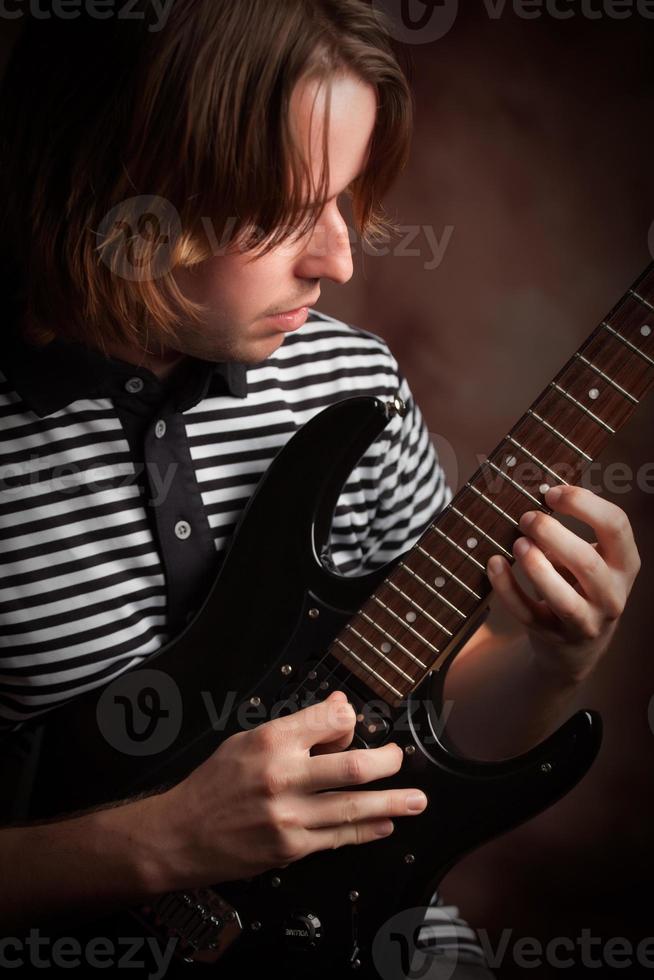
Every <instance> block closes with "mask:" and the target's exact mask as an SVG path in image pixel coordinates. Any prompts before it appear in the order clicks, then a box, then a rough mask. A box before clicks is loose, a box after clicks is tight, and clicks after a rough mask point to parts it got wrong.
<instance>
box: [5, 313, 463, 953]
mask: <svg viewBox="0 0 654 980" xmlns="http://www.w3.org/2000/svg"><path fill="white" fill-rule="evenodd" d="M0 347H1V349H0V541H1V547H0V730H2V729H3V728H4V730H5V731H7V730H12V731H16V730H18V729H19V727H20V724H21V723H22V722H24V721H25V720H27V719H30V718H32V717H35V716H37V715H40V714H43V713H44V712H47V711H48V710H49V709H51V708H53V707H55V706H57V705H59V704H61V703H62V702H64V701H66V700H68V699H70V698H74V697H75V696H76V695H79V694H81V693H83V692H84V691H87V690H90V689H93V688H96V687H98V686H100V685H104V684H106V683H107V682H109V681H110V680H111V679H112V678H114V677H116V676H117V675H119V674H120V673H122V672H123V671H126V670H129V669H130V668H132V667H134V666H136V665H138V664H142V663H143V661H145V660H146V659H147V658H148V657H149V656H150V655H151V654H153V653H154V652H155V651H156V650H158V649H159V648H160V647H161V646H162V645H164V644H165V643H167V642H169V640H170V639H171V638H172V637H173V636H174V635H175V634H176V633H177V632H178V631H179V630H180V629H182V628H183V627H184V625H185V623H186V621H187V620H188V619H189V618H191V616H193V615H194V613H195V612H196V611H197V609H198V608H199V607H200V606H201V605H202V603H203V602H204V599H205V597H206V595H207V594H208V591H209V589H210V587H211V584H212V583H213V581H214V579H215V576H216V574H217V572H218V569H219V566H220V563H221V561H222V558H223V557H224V555H225V553H226V550H227V548H228V546H229V542H230V538H231V536H232V533H233V531H234V528H235V526H236V523H237V521H238V519H239V517H240V515H241V513H242V511H243V508H244V507H245V505H246V503H247V501H248V499H249V498H250V496H251V494H252V493H253V491H254V490H255V488H256V486H257V483H258V481H259V479H260V478H261V476H262V474H263V473H264V471H265V470H266V469H267V467H268V466H269V464H270V462H271V461H272V459H273V458H274V457H275V455H276V454H277V453H278V452H279V451H280V449H281V448H282V447H283V446H284V445H285V444H286V443H287V442H288V440H289V439H290V438H291V437H292V436H293V435H294V433H296V432H297V431H298V429H300V427H301V426H303V425H304V424H305V423H306V422H307V421H308V420H309V419H310V418H312V416H314V415H315V414H316V413H317V412H319V411H321V410H322V409H323V408H325V407H326V406H328V405H330V404H333V403H334V402H336V401H339V400H341V399H343V398H346V397H349V396H352V395H360V394H366V395H375V396H377V397H379V398H382V399H383V400H386V401H387V400H389V399H390V398H392V397H393V396H394V395H399V396H400V398H402V399H403V401H404V402H405V403H406V405H407V408H408V411H407V412H406V415H405V416H404V418H401V417H400V416H399V415H398V416H395V417H394V418H393V419H392V420H391V422H390V423H389V424H388V425H387V427H386V429H385V430H384V432H383V433H382V434H381V435H380V436H379V437H378V439H377V440H375V442H374V443H373V444H372V445H371V446H370V448H369V449H368V450H367V451H366V453H365V454H364V456H363V457H362V459H361V460H360V462H359V464H358V465H357V466H356V467H355V469H354V470H353V471H352V473H351V475H350V477H349V479H348V481H347V482H346V484H345V486H344V488H343V491H342V494H341V496H340V498H339V501H338V505H337V508H336V511H335V515H334V521H333V525H332V530H331V539H330V557H331V560H332V562H333V564H334V565H335V566H336V568H337V569H338V570H339V571H340V572H342V573H343V574H354V573H359V572H362V571H366V570H370V569H372V568H375V567H379V566H380V565H382V564H385V563H386V562H388V561H389V560H391V559H393V558H395V557H397V556H398V555H399V554H401V553H402V552H403V551H405V550H407V549H408V548H409V547H410V546H411V545H412V544H413V543H414V542H415V541H416V540H417V538H418V537H419V535H420V533H421V532H422V530H423V529H424V528H425V526H426V525H427V524H428V523H429V522H430V521H431V520H433V518H434V516H435V515H436V514H437V513H438V512H439V511H440V510H441V509H442V508H443V507H444V506H446V505H447V504H448V503H449V501H450V500H451V498H452V491H451V490H450V488H449V487H448V485H447V483H446V480H445V477H444V473H443V470H442V469H441V466H440V463H439V460H438V457H437V454H436V451H435V449H434V446H433V444H432V442H431V439H430V437H429V433H428V431H427V428H426V426H425V423H424V420H423V418H422V415H421V413H420V410H419V408H418V406H417V404H416V403H415V401H414V399H413V397H412V395H411V391H410V389H409V386H408V384H407V382H406V379H405V378H404V377H403V376H402V374H401V372H400V370H399V367H398V364H397V361H396V360H395V358H394V357H393V355H392V354H391V352H390V350H389V348H388V346H387V345H386V343H385V342H384V341H383V340H382V339H381V338H379V337H377V336H376V335H374V334H372V333H369V332H367V331H364V330H361V329H358V328H356V327H353V326H351V325H349V324H346V323H344V322H342V321H339V320H337V319H334V318H333V317H330V316H327V315H325V314H323V313H319V312H317V311H316V310H312V311H311V313H310V317H309V320H308V321H307V323H306V324H305V325H304V326H303V327H302V328H301V329H300V330H298V331H296V332H295V333H291V334H288V335H287V336H286V337H285V340H284V343H283V344H282V346H281V347H280V348H279V349H278V350H277V351H275V353H274V354H273V355H272V356H271V357H269V358H268V359H267V360H265V361H263V362H261V363H259V364H257V365H256V366H249V367H246V366H245V365H243V364H238V363H234V362H231V363H225V364H221V363H212V362H206V361H200V360H197V359H195V358H188V359H187V360H186V362H185V364H184V366H183V368H182V370H181V371H180V372H177V373H175V374H174V375H173V376H172V378H171V379H169V380H168V381H166V382H162V381H161V380H160V379H158V378H157V377H156V375H154V374H153V373H152V372H151V371H149V370H147V369H145V368H139V367H136V366H134V365H133V364H129V363H127V362H124V361H120V360H118V359H115V358H106V357H104V356H103V355H102V354H101V353H100V352H97V351H92V350H90V349H89V348H87V347H86V346H84V345H81V344H75V343H67V342H64V341H55V342H54V343H53V344H51V345H48V347H47V348H44V349H36V348H33V347H31V346H29V345H27V344H25V343H24V342H23V341H22V340H21V339H20V338H19V337H18V336H17V335H16V334H15V332H13V331H12V330H10V329H9V330H6V331H5V332H4V334H3V336H2V338H1V345H0ZM437 900H438V896H437V895H435V896H434V898H433V903H434V904H433V908H432V909H431V910H430V915H431V916H432V921H431V922H430V924H429V927H427V926H426V927H425V929H424V930H423V935H422V938H423V939H424V940H425V942H426V943H427V944H428V943H429V942H430V940H431V941H432V942H433V940H434V937H435V935H436V933H443V930H442V928H436V919H438V920H439V922H441V920H442V919H443V916H445V917H447V914H448V910H447V909H446V910H445V911H444V912H443V911H440V910H438V909H437V904H436V903H437ZM450 908H451V907H450ZM454 911H455V912H456V910H454ZM448 928H449V932H448V929H445V931H444V933H443V935H442V937H441V938H442V943H441V946H443V945H445V946H446V945H447V942H448V939H447V937H448V936H449V937H450V938H449V942H450V943H455V941H456V939H457V937H458V938H459V939H461V940H462V941H465V940H467V938H468V933H469V932H470V930H469V929H468V927H467V926H466V924H465V923H463V922H462V920H456V921H455V922H453V923H452V922H451V923H450V925H449V927H448Z"/></svg>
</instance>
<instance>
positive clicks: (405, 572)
mask: <svg viewBox="0 0 654 980" xmlns="http://www.w3.org/2000/svg"><path fill="white" fill-rule="evenodd" d="M653 331H654V263H652V264H650V265H649V266H648V267H647V269H646V270H645V272H644V273H643V274H642V275H641V276H640V277H639V278H638V279H637V280H636V282H635V283H634V284H633V286H632V287H631V288H630V289H628V290H627V292H626V293H625V295H624V296H623V297H622V298H621V299H620V301H619V302H618V303H617V304H616V305H615V306H614V307H613V309H612V310H611V311H610V312H609V313H608V314H607V315H606V317H605V318H604V319H603V320H602V322H601V323H600V324H599V326H598V327H597V328H596V329H595V330H594V331H593V332H592V334H591V335H590V337H589V338H588V339H587V340H586V341H585V342H584V344H583V345H582V346H581V347H580V348H579V350H578V351H576V352H575V353H574V354H573V356H572V357H571V358H570V360H569V361H568V362H567V364H565V366H564V367H563V369H562V370H561V371H560V372H559V374H557V375H556V377H555V378H554V380H553V381H551V382H550V384H549V385H548V386H547V387H546V388H545V390H544V391H543V392H542V393H541V394H540V395H539V396H538V398H537V399H536V400H535V401H534V402H533V404H532V405H531V406H530V407H529V408H528V410H527V411H526V413H525V414H524V415H523V416H522V418H521V419H520V420H519V422H518V423H517V424H516V425H515V426H514V427H513V428H512V429H511V431H510V432H509V434H508V435H507V436H506V437H505V438H504V439H503V440H502V441H501V442H500V443H499V445H498V446H497V447H496V448H495V449H494V450H493V452H492V453H491V454H490V456H489V457H488V458H487V459H485V460H484V462H483V463H482V464H481V466H480V467H479V469H478V470H477V471H476V472H475V474H474V475H473V476H472V477H471V479H470V480H468V482H467V483H466V484H465V486H463V487H462V488H461V490H460V491H459V492H458V493H457V494H456V496H455V497H454V499H453V500H452V501H451V503H450V504H449V505H448V506H447V507H446V508H445V509H444V510H443V511H442V512H441V513H440V514H439V515H438V517H437V519H436V520H435V521H434V522H433V523H432V524H430V525H429V527H428V528H427V529H426V531H425V532H424V533H423V534H422V536H421V537H420V539H419V541H418V542H417V544H416V545H415V546H414V547H413V548H412V549H411V550H409V551H408V552H407V553H406V554H405V555H404V556H403V558H402V560H401V561H400V562H398V563H397V564H396V565H395V567H394V569H393V571H392V572H391V574H390V575H389V576H388V577H387V578H386V579H385V580H384V582H383V583H382V585H381V586H379V587H378V588H377V589H376V590H375V592H374V593H373V594H372V595H371V596H370V598H369V599H368V600H367V601H366V603H365V604H364V605H363V606H362V608H361V609H360V610H359V612H358V613H357V614H356V615H355V616H354V617H353V619H352V620H350V622H349V623H348V624H347V626H346V627H345V629H343V630H342V631H341V632H340V634H339V635H338V636H337V637H336V638H335V639H334V641H333V643H332V645H331V647H330V653H331V654H332V655H333V656H334V657H336V658H337V659H338V660H339V661H341V662H342V663H343V664H344V666H345V667H346V668H347V669H348V671H349V672H350V673H352V674H354V675H355V676H357V677H358V678H359V679H360V680H361V681H362V682H363V683H364V684H365V685H366V687H368V688H369V689H370V690H371V691H372V692H374V694H375V695H376V696H377V697H379V698H382V699H383V700H385V701H386V702H387V703H389V704H395V705H398V704H399V703H400V702H401V701H403V700H404V699H405V698H406V697H407V695H408V694H409V693H410V692H411V691H413V690H414V689H415V688H416V687H417V686H418V685H419V684H420V682H421V681H422V680H423V679H424V677H425V675H426V674H427V673H428V672H429V671H430V670H437V669H439V668H440V667H441V666H442V664H443V663H444V662H445V660H446V659H447V657H448V655H449V651H448V649H447V648H448V646H449V647H450V649H451V646H452V642H453V640H454V639H455V638H456V637H457V635H459V634H461V632H462V631H463V630H464V629H465V628H466V626H467V625H468V624H469V622H470V620H471V619H472V618H473V616H475V614H477V613H478V612H479V610H480V607H481V606H482V605H483V604H485V600H486V598H487V596H488V594H489V592H490V591H491V586H490V583H489V581H488V577H487V575H486V563H487V561H488V559H489V558H490V557H491V555H494V554H501V555H504V556H505V557H506V558H507V559H508V560H509V561H511V562H512V561H513V555H512V550H511V549H512V545H513V543H514V541H515V540H516V538H518V537H520V536H521V532H520V530H519V527H518V522H519V520H520V517H521V516H522V514H523V513H524V512H525V511H527V510H542V511H544V512H545V513H551V511H550V510H549V508H548V507H547V506H546V505H545V502H544V500H543V495H544V493H546V492H547V490H548V489H549V488H550V487H552V486H557V485H564V484H569V485H574V484H578V483H579V482H580V479H581V476H582V475H583V473H584V471H585V470H586V469H587V468H588V466H590V464H591V463H592V462H593V460H595V459H596V458H597V456H598V455H599V454H600V453H601V452H602V450H603V449H604V447H605V445H606V443H607V441H608V440H609V438H610V437H611V436H612V435H613V434H614V433H616V432H617V431H618V430H619V429H620V428H621V427H622V426H623V425H625V423H626V422H627V421H628V420H629V418H630V417H631V415H632V413H633V411H634V409H635V408H636V406H637V405H638V404H639V402H640V401H642V399H643V397H644V396H645V394H646V393H647V391H648V390H649V389H650V388H651V386H652V384H654V333H653Z"/></svg>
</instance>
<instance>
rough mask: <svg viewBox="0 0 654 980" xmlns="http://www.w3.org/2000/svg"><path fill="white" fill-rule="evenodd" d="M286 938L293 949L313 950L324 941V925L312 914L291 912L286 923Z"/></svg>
mask: <svg viewBox="0 0 654 980" xmlns="http://www.w3.org/2000/svg"><path fill="white" fill-rule="evenodd" d="M284 938H285V939H286V943H287V945H288V946H289V947H290V948H291V949H313V948H314V946H317V945H318V943H319V942H320V940H321V939H322V923H321V922H320V919H319V918H318V916H317V915H314V914H313V913H312V912H291V914H290V915H289V917H288V918H287V920H286V922H285V923H284Z"/></svg>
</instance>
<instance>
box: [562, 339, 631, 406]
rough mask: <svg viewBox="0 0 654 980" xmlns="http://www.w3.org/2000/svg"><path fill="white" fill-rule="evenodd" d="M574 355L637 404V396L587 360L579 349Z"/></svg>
mask: <svg viewBox="0 0 654 980" xmlns="http://www.w3.org/2000/svg"><path fill="white" fill-rule="evenodd" d="M575 357H578V358H579V360H580V361H583V362H584V364H587V365H588V367H589V368H591V369H592V370H593V371H596V372H597V374H599V376H600V377H601V378H604V380H605V381H608V383H609V384H610V385H613V387H614V388H615V390H616V391H619V392H620V394H621V395H624V397H625V398H628V399H629V401H630V402H633V404H634V405H638V404H639V400H638V398H635V397H634V396H633V395H632V394H631V393H630V392H628V391H627V390H626V388H623V387H622V385H619V384H618V382H617V381H614V380H613V378H610V377H609V376H608V374H605V372H604V371H602V369H601V368H599V367H598V366H597V364H593V362H592V361H589V360H588V358H587V357H584V355H583V354H580V353H579V351H576V352H575Z"/></svg>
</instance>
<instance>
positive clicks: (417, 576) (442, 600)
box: [398, 561, 468, 619]
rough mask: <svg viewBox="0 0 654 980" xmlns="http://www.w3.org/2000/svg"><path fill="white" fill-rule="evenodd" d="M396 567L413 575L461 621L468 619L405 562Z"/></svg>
mask: <svg viewBox="0 0 654 980" xmlns="http://www.w3.org/2000/svg"><path fill="white" fill-rule="evenodd" d="M398 565H399V566H400V568H404V569H405V570H406V571H407V572H408V573H409V575H413V577H414V578H415V579H417V580H418V581H419V582H420V584H421V585H422V586H424V588H425V589H427V590H428V591H429V592H431V593H432V595H435V596H437V597H438V598H439V599H440V600H441V602H445V603H447V605H448V606H449V607H450V609H452V610H453V611H454V612H455V613H457V614H458V615H459V616H460V617H461V618H462V619H467V618H468V617H467V616H466V614H465V613H464V612H461V610H460V609H459V608H458V607H457V606H455V605H454V603H453V602H450V600H449V599H448V598H447V596H444V595H443V594H442V593H441V592H439V591H438V589H435V588H434V587H433V585H430V584H429V582H427V581H426V579H424V578H423V577H422V576H421V575H418V573H417V572H414V570H413V569H412V568H409V566H408V565H407V564H406V563H405V562H403V561H400V562H398Z"/></svg>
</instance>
